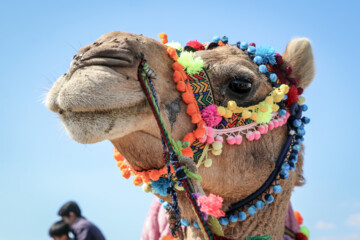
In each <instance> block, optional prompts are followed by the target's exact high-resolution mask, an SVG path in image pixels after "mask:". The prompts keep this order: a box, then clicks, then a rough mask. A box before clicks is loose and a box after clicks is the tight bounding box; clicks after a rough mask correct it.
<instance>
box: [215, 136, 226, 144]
mask: <svg viewBox="0 0 360 240" xmlns="http://www.w3.org/2000/svg"><path fill="white" fill-rule="evenodd" d="M215 141H218V142H221V143H223V142H224V138H223V137H222V136H220V135H218V136H216V138H215Z"/></svg>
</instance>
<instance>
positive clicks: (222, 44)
mask: <svg viewBox="0 0 360 240" xmlns="http://www.w3.org/2000/svg"><path fill="white" fill-rule="evenodd" d="M218 44H219V46H225V45H226V43H223V41H221V40H219V42H218Z"/></svg>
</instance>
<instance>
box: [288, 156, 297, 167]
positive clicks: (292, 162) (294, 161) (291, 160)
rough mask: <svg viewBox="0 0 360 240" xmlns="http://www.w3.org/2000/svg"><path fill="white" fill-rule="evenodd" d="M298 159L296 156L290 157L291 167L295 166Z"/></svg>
mask: <svg viewBox="0 0 360 240" xmlns="http://www.w3.org/2000/svg"><path fill="white" fill-rule="evenodd" d="M297 161H298V160H297V159H295V158H294V159H290V160H289V165H290V168H291V167H293V166H295V164H296V163H297Z"/></svg>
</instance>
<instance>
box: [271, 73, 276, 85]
mask: <svg viewBox="0 0 360 240" xmlns="http://www.w3.org/2000/svg"><path fill="white" fill-rule="evenodd" d="M269 78H270V81H271V82H273V83H274V82H276V81H277V75H276V73H271V74H270V77H269Z"/></svg>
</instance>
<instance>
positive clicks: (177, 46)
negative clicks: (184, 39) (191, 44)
mask: <svg viewBox="0 0 360 240" xmlns="http://www.w3.org/2000/svg"><path fill="white" fill-rule="evenodd" d="M165 45H166V46H168V47H172V48H175V49H176V50H179V51H181V50H182V46H181V44H180V43H179V42H174V41H172V42H168V43H166V44H165Z"/></svg>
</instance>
